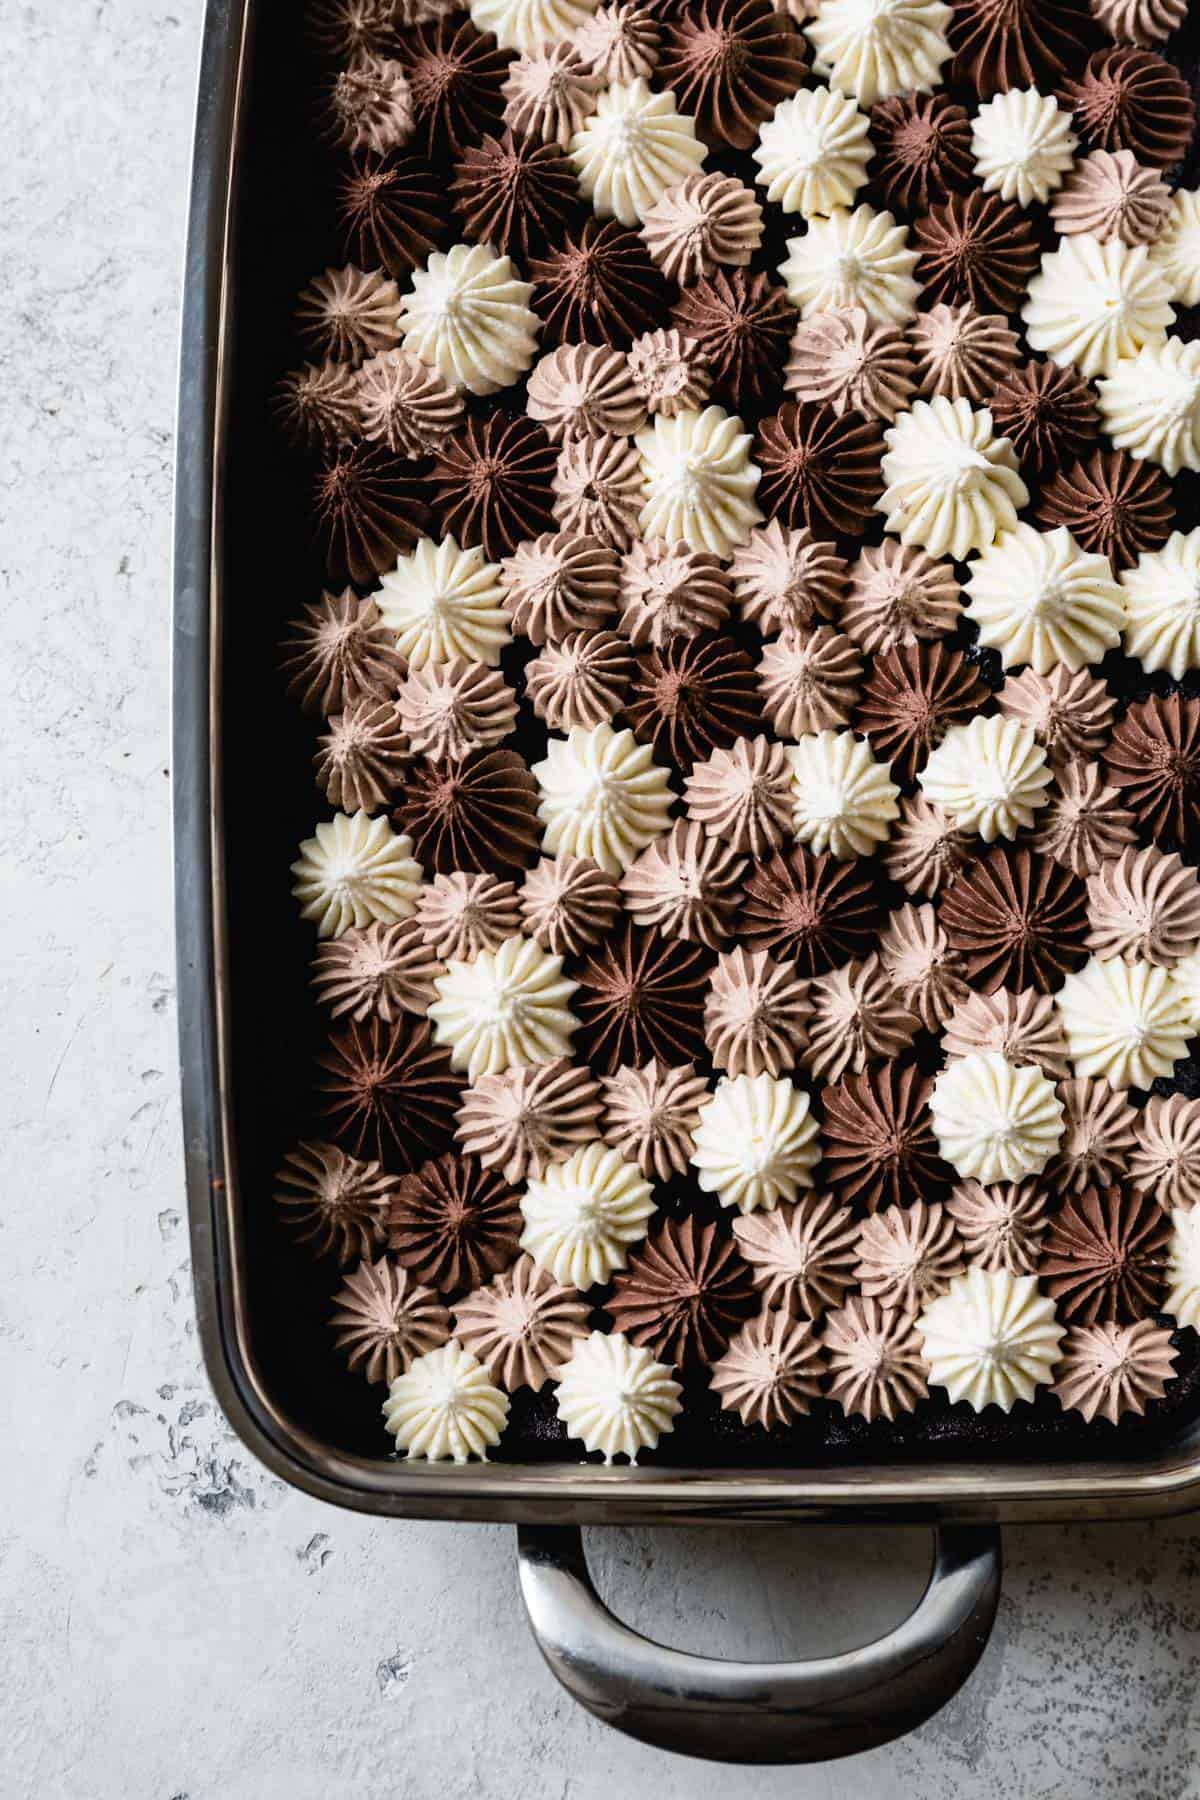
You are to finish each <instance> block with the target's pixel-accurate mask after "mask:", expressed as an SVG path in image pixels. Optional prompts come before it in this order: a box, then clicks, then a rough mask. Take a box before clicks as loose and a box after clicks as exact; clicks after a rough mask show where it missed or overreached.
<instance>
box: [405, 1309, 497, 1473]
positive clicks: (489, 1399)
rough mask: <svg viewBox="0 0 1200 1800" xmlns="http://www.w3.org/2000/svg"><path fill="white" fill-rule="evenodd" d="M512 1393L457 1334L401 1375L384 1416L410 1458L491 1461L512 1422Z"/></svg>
mask: <svg viewBox="0 0 1200 1800" xmlns="http://www.w3.org/2000/svg"><path fill="white" fill-rule="evenodd" d="M508 1406H509V1401H508V1395H507V1394H505V1393H503V1392H502V1391H501V1389H500V1388H498V1387H496V1386H495V1385H494V1384H493V1383H492V1382H491V1381H490V1380H489V1378H488V1373H487V1370H486V1369H485V1368H484V1367H483V1366H482V1364H481V1363H479V1362H477V1361H476V1359H475V1358H474V1357H473V1356H472V1355H471V1354H470V1352H469V1351H468V1350H464V1349H463V1347H462V1345H461V1344H459V1343H457V1342H456V1341H455V1340H454V1339H453V1338H451V1340H450V1342H449V1343H448V1344H442V1345H441V1346H440V1347H439V1348H438V1349H437V1350H430V1351H429V1352H428V1354H427V1355H425V1356H418V1357H417V1358H416V1359H415V1360H414V1361H413V1362H412V1363H410V1364H409V1367H408V1369H407V1370H406V1371H405V1373H404V1374H403V1375H397V1377H396V1379H395V1381H393V1383H392V1385H391V1387H390V1388H389V1389H388V1397H387V1399H386V1400H385V1401H384V1403H383V1418H384V1423H385V1424H386V1426H387V1428H388V1430H389V1431H390V1432H391V1434H392V1436H393V1437H394V1438H395V1440H396V1448H397V1450H403V1451H404V1452H405V1454H406V1455H407V1457H408V1459H409V1461H410V1462H416V1461H427V1462H456V1463H465V1462H469V1461H470V1459H471V1457H473V1456H478V1457H481V1458H482V1459H483V1460H485V1461H486V1459H487V1453H488V1451H489V1450H491V1449H494V1447H495V1446H496V1445H497V1444H498V1443H499V1442H500V1434H501V1432H502V1431H503V1430H504V1427H505V1425H506V1424H507V1423H508Z"/></svg>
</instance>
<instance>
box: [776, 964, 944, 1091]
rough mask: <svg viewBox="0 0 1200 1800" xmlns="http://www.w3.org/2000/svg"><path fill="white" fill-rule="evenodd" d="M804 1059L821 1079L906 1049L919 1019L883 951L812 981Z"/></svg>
mask: <svg viewBox="0 0 1200 1800" xmlns="http://www.w3.org/2000/svg"><path fill="white" fill-rule="evenodd" d="M811 992H812V1003H813V1012H812V1021H811V1024H810V1025H809V1032H808V1050H807V1052H806V1053H805V1059H804V1060H805V1064H806V1066H807V1067H808V1068H809V1069H810V1070H811V1071H812V1073H813V1075H814V1076H815V1077H816V1078H817V1079H818V1080H820V1081H837V1080H838V1078H839V1077H840V1076H842V1075H844V1074H846V1073H847V1071H849V1072H852V1073H859V1072H861V1071H862V1070H863V1069H865V1068H866V1067H867V1065H868V1064H869V1063H872V1062H881V1061H883V1060H884V1059H886V1058H887V1057H892V1056H898V1055H899V1054H900V1052H901V1051H902V1050H906V1049H907V1048H908V1046H909V1044H911V1042H912V1040H913V1037H914V1036H915V1034H916V1032H917V1030H918V1027H919V1024H920V1021H919V1020H918V1018H917V1016H916V1014H915V1013H913V1012H910V1011H909V1009H908V1007H906V1006H905V1005H903V1003H902V1002H901V1001H900V1000H899V998H898V997H897V995H896V992H895V989H894V988H893V987H892V984H891V982H890V981H889V979H888V975H887V971H886V969H885V968H884V966H883V964H882V963H881V962H880V960H879V958H878V956H869V957H867V958H866V960H865V961H863V962H858V963H846V964H844V965H843V966H842V967H841V968H839V969H832V970H830V972H829V974H828V975H819V976H817V978H816V979H815V980H814V982H813V984H812V990H811Z"/></svg>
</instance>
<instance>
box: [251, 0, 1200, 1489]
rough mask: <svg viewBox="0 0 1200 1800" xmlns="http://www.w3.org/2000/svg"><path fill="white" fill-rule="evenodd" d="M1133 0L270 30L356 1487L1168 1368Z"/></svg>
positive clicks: (1165, 938) (1168, 946) (1176, 1180)
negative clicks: (288, 174)
mask: <svg viewBox="0 0 1200 1800" xmlns="http://www.w3.org/2000/svg"><path fill="white" fill-rule="evenodd" d="M1181 12H1182V8H1181V7H1180V6H1179V5H1178V4H1177V0H1093V5H1092V8H1091V14H1092V18H1091V22H1090V23H1088V24H1086V25H1085V24H1084V23H1083V21H1082V15H1079V16H1077V15H1076V14H1075V13H1072V12H1070V11H1068V10H1064V9H1063V8H1062V7H1059V6H1053V5H1050V4H1049V3H1048V0H1031V4H1030V5H1028V6H1024V7H1021V8H1008V9H1003V8H1001V9H997V8H996V7H995V6H991V5H988V4H985V3H984V0H962V3H961V4H959V3H956V4H955V5H954V6H953V7H951V6H950V5H948V4H944V3H943V0H815V3H814V4H797V5H796V6H793V7H791V8H790V9H789V11H788V12H787V13H784V12H782V11H781V12H775V11H774V10H773V8H772V6H771V5H770V3H769V0H653V3H651V0H617V3H614V4H604V5H597V4H596V3H595V0H470V4H469V6H466V7H460V8H457V9H456V8H455V7H454V6H453V5H452V4H436V5H433V4H429V5H426V4H420V5H412V6H404V7H392V6H381V7H379V8H377V9H375V8H370V7H365V8H364V7H358V8H354V7H337V6H331V5H327V4H325V3H324V0H315V4H314V17H313V20H312V31H311V33H310V35H309V37H308V39H307V40H306V41H307V42H308V43H309V44H310V47H311V48H313V49H314V50H315V52H316V54H317V55H318V56H319V57H322V58H324V59H325V63H324V64H323V74H322V80H323V81H324V84H325V102H324V103H325V106H326V111H327V123H328V126H329V135H330V141H331V142H332V143H333V144H334V145H335V148H334V150H333V151H332V152H331V154H333V155H335V156H336V157H338V158H339V159H340V162H339V169H338V183H337V186H336V202H335V204H336V207H337V212H338V218H337V220H336V221H335V220H333V219H330V221H329V224H330V243H331V246H332V244H333V243H334V242H335V241H340V242H341V243H343V244H344V245H345V249H344V251H343V252H341V254H340V260H334V261H332V262H331V266H330V267H328V268H325V269H320V268H317V269H315V270H314V272H313V275H312V279H311V280H310V281H309V282H308V283H307V285H306V286H305V288H304V290H303V292H302V293H301V295H300V297H299V301H298V305H297V310H296V316H295V320H294V327H295V338H296V340H297V345H298V348H297V349H296V351H295V353H294V354H290V362H291V365H292V366H290V367H288V368H287V369H286V371H285V372H283V373H282V375H281V379H280V381H279V385H278V388H277V391H276V395H275V412H276V416H277V418H278V421H279V424H280V426H281V427H282V433H281V440H280V441H281V446H285V448H282V449H281V454H287V455H289V456H291V457H294V458H299V459H303V458H307V459H308V461H309V465H310V466H309V469H308V474H309V477H310V481H311V487H310V490H309V491H310V496H311V499H310V509H309V511H310V517H309V523H310V524H311V525H312V526H313V528H314V529H315V532H316V536H317V541H318V544H319V546H320V551H321V554H322V555H323V557H324V561H325V565H326V570H327V576H326V579H327V583H328V591H326V592H324V593H320V594H319V597H318V589H317V587H316V586H315V585H314V590H313V592H311V593H308V594H305V595H303V596H300V597H299V598H298V600H297V602H296V605H295V607H294V608H292V609H290V610H294V611H295V612H296V614H297V616H296V617H295V619H294V620H293V622H292V623H291V624H290V625H289V626H288V627H287V629H286V633H285V648H284V663H285V669H286V676H287V680H288V682H289V685H290V687H291V690H292V692H293V694H294V695H295V697H296V700H297V701H298V703H299V704H300V706H301V707H302V708H303V709H304V710H305V711H306V712H307V713H308V714H309V716H310V717H311V718H312V720H313V721H314V724H315V725H316V727H317V730H316V741H315V745H314V751H315V755H314V766H315V772H316V777H317V783H318V785H319V788H320V790H321V792H322V793H323V795H324V797H325V800H326V801H327V803H328V804H327V808H326V809H325V810H324V812H323V813H322V816H321V817H320V819H319V822H318V823H317V824H316V825H315V828H314V831H313V834H312V835H311V836H310V837H308V838H306V839H305V841H304V842H303V843H302V844H301V845H300V847H299V850H298V854H297V860H296V862H295V864H294V866H293V871H292V874H293V877H294V891H295V896H296V902H297V906H298V909H299V911H300V914H301V917H302V919H303V920H304V921H306V922H307V923H308V924H310V925H311V926H313V927H314V928H315V936H316V942H315V945H314V949H315V960H314V964H313V978H314V991H315V994H316V998H317V1003H318V1005H319V1007H320V1009H321V1014H322V1018H323V1020H324V1021H325V1023H326V1025H327V1028H328V1029H327V1037H326V1040H325V1042H324V1044H323V1047H322V1050H321V1053H320V1062H319V1071H318V1078H317V1091H316V1094H315V1097H314V1107H315V1112H316V1122H315V1123H314V1124H313V1126H312V1127H311V1129H307V1130H306V1133H305V1137H304V1139H303V1141H302V1142H301V1143H300V1144H298V1145H296V1146H294V1147H293V1148H291V1150H290V1151H289V1153H288V1154H287V1156H286V1158H285V1159H284V1160H283V1162H282V1166H281V1170H280V1174H279V1179H278V1183H277V1189H276V1192H277V1199H278V1204H279V1208H280V1212H281V1215H282V1216H283V1217H284V1218H285V1220H286V1221H287V1222H288V1223H289V1224H290V1225H291V1226H292V1227H293V1228H294V1229H295V1230H296V1231H297V1233H298V1235H299V1236H300V1237H301V1238H302V1239H303V1240H304V1241H305V1242H306V1243H308V1244H309V1246H310V1247H311V1248H312V1249H313V1250H314V1252H315V1253H316V1254H319V1255H322V1256H325V1257H328V1258H331V1259H333V1260H334V1261H336V1262H338V1263H340V1264H342V1265H344V1266H345V1272H344V1275H343V1277H342V1278H341V1279H342V1285H341V1286H340V1288H339V1289H338V1292H337V1297H336V1304H335V1311H334V1316H333V1320H332V1324H333V1327H334V1330H335V1332H336V1334H337V1336H336V1343H337V1345H338V1347H339V1348H340V1349H341V1350H342V1352H343V1353H344V1355H345V1356H346V1358H347V1359H348V1361H349V1362H350V1364H351V1366H352V1367H353V1368H354V1369H356V1370H359V1371H361V1372H362V1373H363V1374H364V1375H365V1376H366V1377H367V1378H368V1379H371V1380H374V1381H379V1382H385V1383H387V1384H388V1398H387V1402H386V1406H385V1422H386V1425H387V1427H388V1429H389V1431H390V1432H391V1433H392V1435H393V1436H394V1438H395V1440H396V1443H397V1446H398V1447H399V1448H400V1449H401V1450H402V1451H404V1452H405V1453H406V1454H407V1455H408V1456H410V1457H414V1458H453V1459H455V1460H462V1459H463V1458H465V1457H468V1456H480V1455H484V1454H486V1453H487V1452H489V1451H490V1450H491V1449H493V1448H494V1447H495V1446H496V1445H497V1444H501V1443H502V1442H503V1436H502V1434H503V1433H504V1432H505V1430H506V1428H507V1420H508V1417H509V1410H510V1396H511V1395H512V1394H513V1393H515V1392H518V1391H520V1390H522V1389H529V1390H531V1391H533V1392H535V1393H540V1392H542V1391H545V1393H546V1399H545V1400H544V1401H543V1402H542V1403H541V1404H542V1406H543V1413H542V1414H541V1415H539V1416H540V1417H542V1419H543V1423H544V1427H545V1429H546V1430H549V1431H552V1432H555V1433H557V1434H559V1435H564V1434H565V1436H566V1437H567V1438H568V1439H570V1440H571V1441H572V1442H573V1443H574V1444H575V1445H576V1446H577V1448H579V1450H580V1453H582V1454H594V1455H596V1456H602V1457H603V1458H604V1459H605V1460H606V1461H611V1460H612V1459H613V1458H614V1457H618V1456H624V1457H628V1458H630V1459H632V1458H634V1457H636V1456H637V1455H639V1454H641V1453H643V1452H646V1453H652V1452H653V1451H654V1450H655V1449H656V1447H657V1446H659V1445H660V1443H661V1441H662V1439H663V1438H664V1436H666V1435H667V1434H670V1433H671V1432H672V1431H674V1430H677V1429H681V1428H683V1427H684V1426H688V1425H690V1424H691V1422H692V1420H693V1419H699V1418H701V1417H702V1416H703V1408H704V1407H705V1406H707V1407H709V1408H711V1407H712V1406H713V1405H714V1404H716V1405H719V1406H720V1407H721V1408H722V1409H723V1411H724V1412H725V1413H727V1414H729V1415H733V1417H732V1418H731V1419H730V1420H729V1421H727V1423H728V1425H729V1429H730V1430H732V1431H734V1432H737V1431H741V1430H743V1429H744V1431H745V1432H746V1434H747V1436H748V1437H752V1436H753V1434H762V1433H764V1432H766V1433H774V1434H777V1435H779V1434H784V1437H783V1441H784V1442H788V1441H790V1440H789V1439H788V1438H787V1436H786V1434H788V1433H792V1432H795V1431H796V1430H797V1429H798V1421H802V1420H804V1419H806V1418H808V1419H811V1420H812V1421H814V1423H813V1424H810V1425H809V1426H808V1427H804V1429H808V1430H809V1431H812V1430H813V1429H816V1428H817V1423H816V1422H818V1421H819V1420H820V1419H821V1418H823V1417H828V1416H829V1415H830V1413H831V1412H834V1413H837V1412H840V1413H841V1414H842V1415H844V1416H845V1417H848V1418H854V1419H859V1420H862V1421H864V1422H871V1421H875V1420H883V1421H890V1420H894V1419H896V1418H897V1417H899V1416H900V1415H901V1414H903V1413H906V1412H911V1411H912V1410H914V1409H916V1408H920V1409H922V1410H923V1411H929V1410H931V1409H934V1408H936V1407H939V1406H941V1407H944V1406H945V1405H947V1404H949V1405H953V1406H960V1407H963V1408H968V1409H974V1410H976V1411H982V1410H984V1409H987V1408H992V1409H997V1408H998V1409H1000V1410H1001V1411H1002V1412H1005V1413H1007V1412H1008V1411H1009V1410H1010V1409H1012V1408H1020V1407H1024V1406H1027V1405H1028V1404H1029V1403H1030V1402H1034V1401H1036V1402H1037V1404H1039V1405H1041V1406H1044V1407H1051V1408H1052V1407H1053V1406H1054V1405H1061V1407H1063V1408H1065V1409H1067V1410H1068V1411H1070V1412H1072V1413H1074V1414H1076V1415H1077V1416H1078V1418H1079V1419H1081V1420H1083V1421H1090V1420H1092V1419H1094V1418H1102V1419H1105V1420H1108V1421H1111V1422H1116V1421H1119V1420H1120V1419H1121V1418H1122V1417H1124V1416H1126V1415H1128V1414H1129V1413H1130V1412H1136V1411H1140V1410H1142V1409H1143V1408H1144V1407H1145V1406H1146V1405H1147V1404H1152V1403H1157V1402H1158V1401H1160V1400H1161V1399H1162V1398H1163V1396H1164V1395H1165V1394H1166V1393H1167V1391H1168V1385H1169V1383H1170V1382H1171V1380H1172V1378H1173V1372H1174V1368H1175V1361H1176V1356H1177V1348H1178V1346H1177V1345H1176V1344H1175V1343H1174V1342H1173V1341H1172V1339H1171V1335H1170V1325H1169V1321H1171V1320H1174V1322H1175V1323H1176V1325H1178V1326H1180V1327H1192V1328H1200V1235H1198V1234H1200V1227H1197V1226H1196V1225H1194V1224H1193V1220H1195V1219H1197V1218H1200V1101H1197V1100H1194V1099H1191V1098H1188V1097H1186V1096H1185V1094H1183V1093H1182V1092H1170V1091H1164V1085H1163V1084H1170V1083H1171V1082H1172V1078H1173V1077H1174V1076H1175V1075H1176V1073H1177V1071H1178V1070H1179V1068H1180V1065H1181V1063H1182V1062H1183V1061H1184V1059H1185V1058H1186V1057H1187V1055H1188V1052H1189V1048H1190V1047H1191V1046H1192V1044H1193V1043H1194V1041H1195V1039H1196V1037H1197V1036H1198V1035H1200V874H1198V873H1197V869H1196V859H1197V857H1198V856H1200V699H1197V698H1196V697H1195V689H1196V674H1197V671H1200V523H1197V521H1196V517H1195V513H1194V510H1193V512H1192V514H1191V516H1190V517H1189V516H1188V515H1187V511H1186V508H1187V505H1188V493H1189V487H1188V482H1189V478H1190V477H1191V476H1194V475H1195V474H1196V473H1197V472H1200V344H1197V343H1194V342H1192V341H1191V336H1192V333H1191V331H1190V330H1189V329H1188V328H1187V322H1186V321H1185V320H1184V319H1183V318H1182V316H1181V315H1182V314H1183V312H1184V310H1185V309H1187V308H1189V307H1194V306H1196V305H1197V304H1200V198H1198V196H1197V195H1196V193H1194V192H1192V191H1190V190H1188V189H1187V188H1186V187H1181V186H1180V185H1179V183H1178V179H1177V177H1176V174H1175V170H1176V167H1177V165H1178V163H1179V162H1180V160H1181V159H1182V157H1183V155H1184V153H1185V151H1186V150H1187V148H1188V145H1189V142H1190V139H1191V136H1192V132H1193V128H1194V122H1195V121H1194V108H1193V104H1192V100H1191V96H1190V93H1189V91H1188V88H1187V85H1186V83H1185V82H1184V81H1183V80H1182V78H1181V76H1180V75H1179V73H1178V72H1177V71H1176V70H1174V69H1173V68H1172V66H1171V65H1170V63H1169V62H1168V61H1167V60H1166V59H1165V57H1164V56H1163V55H1162V54H1161V53H1160V51H1159V50H1158V49H1157V48H1156V47H1155V46H1157V45H1159V44H1161V43H1162V42H1163V41H1164V40H1165V39H1166V38H1167V37H1168V36H1169V34H1170V33H1171V32H1172V31H1173V30H1174V28H1175V26H1176V25H1177V24H1178V22H1179V18H1180V16H1181ZM352 15H353V16H352ZM1089 33H1091V34H1092V35H1091V37H1090V38H1089V35H1088V34H1089ZM1101 36H1104V37H1106V38H1107V40H1109V41H1108V42H1106V43H1105V45H1104V46H1103V47H1100V48H1097V47H1096V46H1097V44H1098V43H1099V40H1100V37H1101ZM335 225H336V227H337V231H338V232H340V239H338V236H337V232H335V230H334V227H335ZM331 255H333V256H335V257H336V256H337V255H338V253H337V252H333V251H332V250H331ZM300 466H301V467H303V466H304V464H303V462H301V464H300ZM1156 1084H1158V1086H1157V1091H1156V1092H1155V1093H1154V1094H1153V1097H1151V1095H1150V1090H1151V1089H1152V1088H1155V1087H1156ZM709 1390H711V1396H712V1398H710V1396H709ZM1051 1395H1053V1396H1056V1398H1051V1397H1050V1396H1051ZM795 1441H796V1442H799V1441H800V1439H799V1438H796V1440H795Z"/></svg>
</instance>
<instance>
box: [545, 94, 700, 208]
mask: <svg viewBox="0 0 1200 1800" xmlns="http://www.w3.org/2000/svg"><path fill="white" fill-rule="evenodd" d="M705 154H706V152H705V147H704V145H703V144H702V143H701V142H700V141H699V139H698V138H697V136H696V125H695V120H694V119H692V118H691V117H690V115H689V114H687V113H679V112H676V110H675V96H674V94H672V93H670V92H667V93H658V92H656V91H655V90H653V89H652V88H650V87H649V85H648V84H647V83H646V82H645V81H644V80H643V79H642V78H641V77H640V76H639V77H637V78H636V79H635V80H633V81H626V82H615V83H614V84H613V86H612V87H609V88H606V89H605V90H604V92H603V93H602V94H601V95H600V97H599V99H598V100H597V102H596V110H595V112H593V113H592V114H591V116H590V117H589V118H587V119H585V120H584V123H583V125H582V126H581V128H580V129H579V130H578V131H577V132H576V133H575V135H574V137H573V138H572V139H571V148H570V151H569V156H570V161H571V165H572V167H573V168H574V170H575V174H576V175H577V177H578V179H579V186H580V190H581V191H582V193H583V196H584V198H585V199H586V200H590V201H591V203H592V207H593V210H594V211H595V212H596V214H597V216H598V217H599V218H602V219H618V220H620V222H621V224H622V225H637V224H639V223H640V222H641V221H642V220H643V219H644V218H645V216H646V214H647V213H648V212H649V210H650V208H651V207H652V206H653V205H654V203H655V201H656V200H658V199H659V198H660V197H661V196H662V195H663V194H664V193H665V192H666V191H667V189H668V188H671V187H675V186H677V185H678V183H680V182H681V181H684V180H685V179H686V178H687V176H689V175H692V174H694V173H695V172H696V170H697V169H699V167H700V165H701V163H702V162H703V161H704V157H705Z"/></svg>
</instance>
